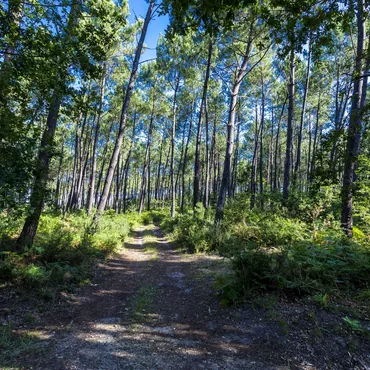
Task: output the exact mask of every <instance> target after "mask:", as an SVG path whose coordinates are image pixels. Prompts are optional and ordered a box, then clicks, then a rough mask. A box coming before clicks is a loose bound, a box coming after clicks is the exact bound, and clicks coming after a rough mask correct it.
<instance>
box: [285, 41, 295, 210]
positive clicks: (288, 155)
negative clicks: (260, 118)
mask: <svg viewBox="0 0 370 370" xmlns="http://www.w3.org/2000/svg"><path fill="white" fill-rule="evenodd" d="M294 91H295V54H294V47H293V46H292V48H291V51H290V75H289V86H288V100H289V105H288V123H287V139H286V150H285V163H284V185H283V198H284V202H285V203H286V202H287V201H288V199H289V193H290V172H291V169H292V153H293V120H294Z"/></svg>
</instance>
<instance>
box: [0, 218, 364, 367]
mask: <svg viewBox="0 0 370 370" xmlns="http://www.w3.org/2000/svg"><path fill="white" fill-rule="evenodd" d="M229 268H230V267H229V264H228V262H227V261H226V260H224V259H222V258H220V257H217V256H211V255H204V254H198V255H188V254H184V253H182V252H180V251H178V250H176V248H175V247H174V245H172V244H171V243H169V242H168V241H167V239H166V238H165V237H164V236H163V235H162V234H161V231H160V230H159V229H158V228H157V227H155V226H153V225H149V226H145V227H144V226H143V227H141V228H140V229H138V230H136V231H134V232H133V235H132V237H131V239H130V240H129V241H128V242H127V243H126V244H125V247H124V248H122V250H120V251H119V252H118V253H117V254H116V255H115V256H114V257H112V258H110V259H108V260H107V261H105V262H101V263H100V264H98V265H97V267H96V269H95V271H94V279H93V281H92V283H90V284H87V285H85V286H82V287H80V288H78V289H77V291H75V292H74V293H73V294H72V293H63V294H62V296H61V297H60V298H59V299H58V300H57V301H55V302H54V303H53V304H49V305H47V308H45V306H42V308H40V307H39V306H37V305H33V306H32V305H31V304H30V302H29V301H23V300H21V299H20V298H19V297H18V298H17V297H13V298H12V297H9V296H7V297H6V296H4V295H0V312H2V324H3V327H5V326H6V327H8V326H9V322H12V323H13V324H12V327H11V330H10V331H8V332H7V331H6V330H3V331H2V332H0V346H1V345H3V348H6V349H7V350H6V351H3V353H0V368H1V369H53V370H59V369H78V370H84V369H109V370H111V369H135V370H136V369H176V370H180V369H245V370H247V369H253V370H268V369H279V370H280V369H281V370H282V369H305V370H308V369H310V370H311V369H336V370H337V369H338V370H340V369H346V370H348V369H370V366H369V363H370V343H369V337H368V336H366V335H364V334H363V333H355V332H354V331H353V330H349V329H348V328H347V327H346V323H345V322H344V321H343V317H344V316H346V314H345V313H343V312H338V310H334V311H333V310H327V309H324V308H322V307H319V306H318V305H317V304H314V303H313V302H311V303H310V302H309V301H307V300H306V301H302V299H300V300H298V299H294V298H290V299H283V298H276V296H274V295H262V296H256V297H255V298H251V299H250V300H249V301H248V302H247V303H246V304H244V305H240V306H237V307H225V308H224V307H221V305H220V299H219V297H218V296H217V291H216V290H215V289H214V282H215V279H216V276H217V275H218V274H220V273H227V271H228V270H229ZM4 302H5V303H6V308H5V303H4ZM10 302H13V303H12V304H13V306H11V305H10V306H9V304H10ZM0 324H1V322H0Z"/></svg>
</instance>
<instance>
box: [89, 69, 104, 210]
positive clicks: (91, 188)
mask: <svg viewBox="0 0 370 370" xmlns="http://www.w3.org/2000/svg"><path fill="white" fill-rule="evenodd" d="M106 70H107V63H106V62H104V64H103V74H102V78H101V83H100V98H99V108H98V117H97V121H96V126H95V133H94V144H93V149H92V156H91V171H90V186H89V191H88V196H87V214H88V215H89V216H90V215H91V212H92V207H93V203H94V193H95V177H96V155H97V149H98V140H99V133H100V121H101V115H102V109H103V103H104V95H105V75H106Z"/></svg>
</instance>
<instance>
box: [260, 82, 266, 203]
mask: <svg viewBox="0 0 370 370" xmlns="http://www.w3.org/2000/svg"><path fill="white" fill-rule="evenodd" d="M261 87H262V101H261V125H260V126H261V128H260V163H259V170H260V197H261V199H260V206H261V209H263V207H264V201H263V130H264V126H265V84H264V81H263V76H262V81H261Z"/></svg>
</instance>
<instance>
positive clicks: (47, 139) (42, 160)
mask: <svg viewBox="0 0 370 370" xmlns="http://www.w3.org/2000/svg"><path fill="white" fill-rule="evenodd" d="M59 96H60V95H59V93H58V92H57V91H56V92H55V93H54V97H53V101H52V103H51V104H50V108H49V113H48V118H47V121H46V129H45V131H44V133H43V135H42V139H41V143H40V148H39V152H38V155H37V164H36V168H35V170H34V184H33V188H32V193H31V197H30V213H29V215H28V216H27V218H26V221H25V223H24V225H23V229H22V232H21V234H20V236H19V238H18V242H17V244H18V248H19V249H23V248H24V247H27V246H30V245H32V244H33V240H34V238H35V235H36V232H37V227H38V224H39V220H40V216H41V212H42V208H43V205H44V199H45V194H46V191H47V189H46V187H47V181H48V176H49V165H50V160H51V157H52V145H53V139H54V133H55V129H56V124H57V120H58V115H59V109H60V102H61V100H60V97H59Z"/></svg>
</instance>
